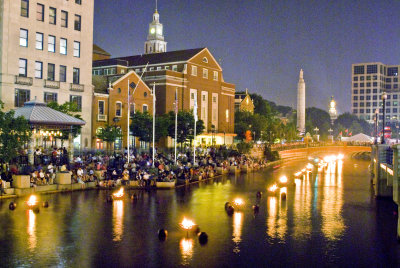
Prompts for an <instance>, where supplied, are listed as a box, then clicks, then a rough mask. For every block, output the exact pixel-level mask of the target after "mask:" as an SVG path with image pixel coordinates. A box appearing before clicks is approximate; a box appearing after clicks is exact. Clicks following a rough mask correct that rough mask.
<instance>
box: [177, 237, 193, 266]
mask: <svg viewBox="0 0 400 268" xmlns="http://www.w3.org/2000/svg"><path fill="white" fill-rule="evenodd" d="M179 247H180V249H181V253H182V265H188V264H189V262H190V260H191V259H192V256H193V239H191V238H182V239H181V242H180V243H179Z"/></svg>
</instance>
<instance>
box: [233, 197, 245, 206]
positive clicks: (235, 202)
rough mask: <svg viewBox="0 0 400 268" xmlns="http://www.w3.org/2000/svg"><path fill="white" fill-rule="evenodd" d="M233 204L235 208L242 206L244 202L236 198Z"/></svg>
mask: <svg viewBox="0 0 400 268" xmlns="http://www.w3.org/2000/svg"><path fill="white" fill-rule="evenodd" d="M233 203H234V204H235V205H237V206H242V205H244V201H243V199H242V198H236V199H235V200H234V201H233Z"/></svg>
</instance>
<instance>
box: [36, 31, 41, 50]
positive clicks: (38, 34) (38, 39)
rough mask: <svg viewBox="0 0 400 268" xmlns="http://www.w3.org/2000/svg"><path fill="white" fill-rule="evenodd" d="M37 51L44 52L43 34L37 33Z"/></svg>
mask: <svg viewBox="0 0 400 268" xmlns="http://www.w3.org/2000/svg"><path fill="white" fill-rule="evenodd" d="M36 49H39V50H43V34H42V33H36Z"/></svg>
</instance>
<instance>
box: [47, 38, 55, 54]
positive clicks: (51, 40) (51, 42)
mask: <svg viewBox="0 0 400 268" xmlns="http://www.w3.org/2000/svg"><path fill="white" fill-rule="evenodd" d="M47 43H48V49H47V50H48V51H49V52H56V37H55V36H53V35H49V38H48V42H47Z"/></svg>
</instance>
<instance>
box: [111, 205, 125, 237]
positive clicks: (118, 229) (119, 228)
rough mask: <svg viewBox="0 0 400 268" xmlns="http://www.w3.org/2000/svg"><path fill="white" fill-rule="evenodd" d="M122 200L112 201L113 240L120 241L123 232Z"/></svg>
mask: <svg viewBox="0 0 400 268" xmlns="http://www.w3.org/2000/svg"><path fill="white" fill-rule="evenodd" d="M123 218H124V201H122V200H115V201H113V232H114V239H113V240H114V241H121V239H122V235H123V233H124V223H123Z"/></svg>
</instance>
